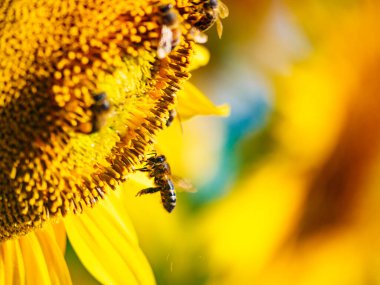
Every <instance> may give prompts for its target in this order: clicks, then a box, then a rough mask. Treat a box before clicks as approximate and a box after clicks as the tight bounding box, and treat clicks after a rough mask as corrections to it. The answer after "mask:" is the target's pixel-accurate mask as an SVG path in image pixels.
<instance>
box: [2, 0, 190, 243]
mask: <svg viewBox="0 0 380 285" xmlns="http://www.w3.org/2000/svg"><path fill="white" fill-rule="evenodd" d="M82 2H83V3H84V2H86V3H85V4H79V3H77V2H76V1H55V0H54V1H53V0H34V1H31V0H25V1H4V2H2V4H1V7H0V14H1V15H0V59H1V60H0V185H1V195H0V240H5V239H8V238H11V237H14V236H18V235H22V234H25V233H27V232H29V231H30V230H32V229H34V228H36V227H40V226H41V225H42V224H43V223H44V222H45V221H47V220H50V219H57V218H59V217H61V216H65V215H67V214H68V213H70V212H81V211H82V209H83V208H84V207H87V206H90V207H91V206H93V205H94V204H95V203H96V202H97V201H98V200H99V199H100V198H103V197H104V195H105V194H106V193H107V192H109V191H110V190H111V189H115V188H116V186H117V185H118V184H119V183H120V182H122V181H124V180H125V179H127V177H128V174H130V173H132V172H133V171H134V168H135V166H136V165H138V164H140V163H141V161H142V159H144V156H145V154H146V153H147V151H149V149H150V148H151V145H152V144H153V142H154V138H155V136H156V134H157V132H158V131H160V130H161V129H162V128H164V127H165V124H166V121H167V119H168V116H169V111H170V110H171V109H172V108H173V104H174V103H175V93H176V92H177V91H178V90H179V88H180V86H181V83H182V81H183V80H184V79H187V78H188V65H189V60H190V55H191V53H192V40H191V39H190V36H189V33H187V32H188V31H189V30H190V27H187V26H186V25H183V26H181V34H180V41H179V42H180V43H179V44H178V46H176V47H175V46H173V51H171V52H170V53H168V55H167V56H166V57H164V58H162V59H159V58H158V57H157V48H158V47H159V45H160V37H161V31H162V26H163V24H162V17H161V15H160V14H159V9H158V8H157V7H158V5H157V3H158V2H159V1H148V0H145V1H127V0H119V1H82ZM87 2H88V3H87ZM104 2H107V3H104ZM108 2H109V3H108ZM135 2H138V3H137V4H136V3H135ZM153 3H154V4H153ZM99 102H100V103H99ZM99 110H101V111H99ZM106 111H107V112H106ZM100 125H101V128H98V126H100Z"/></svg>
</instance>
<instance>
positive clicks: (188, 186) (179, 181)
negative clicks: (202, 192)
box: [171, 175, 197, 193]
mask: <svg viewBox="0 0 380 285" xmlns="http://www.w3.org/2000/svg"><path fill="white" fill-rule="evenodd" d="M171 178H172V181H173V183H174V185H175V187H176V189H177V190H178V191H183V192H188V193H195V192H197V189H196V188H195V186H194V184H193V183H191V181H190V180H189V179H186V178H183V177H179V176H176V175H172V176H171Z"/></svg>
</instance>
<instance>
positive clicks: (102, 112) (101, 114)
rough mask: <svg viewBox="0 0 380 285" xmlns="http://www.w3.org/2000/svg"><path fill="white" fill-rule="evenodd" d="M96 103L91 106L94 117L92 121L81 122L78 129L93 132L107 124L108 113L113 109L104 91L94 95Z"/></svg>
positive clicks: (83, 131)
mask: <svg viewBox="0 0 380 285" xmlns="http://www.w3.org/2000/svg"><path fill="white" fill-rule="evenodd" d="M93 98H94V104H93V105H92V106H91V107H90V110H91V112H92V117H91V121H90V122H86V123H81V124H79V126H78V129H77V130H78V131H79V132H80V133H83V134H92V133H95V132H97V131H99V130H100V128H101V127H102V126H103V125H104V124H105V122H106V118H107V115H108V114H109V111H110V110H111V104H110V102H109V101H108V99H107V95H106V93H104V92H101V93H97V94H94V95H93Z"/></svg>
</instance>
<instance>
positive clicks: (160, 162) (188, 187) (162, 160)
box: [136, 154, 195, 213]
mask: <svg viewBox="0 0 380 285" xmlns="http://www.w3.org/2000/svg"><path fill="white" fill-rule="evenodd" d="M139 170H140V171H145V172H149V177H151V178H153V179H154V184H155V185H156V187H150V188H146V189H143V190H141V191H139V192H138V193H137V194H136V196H141V195H145V194H151V193H156V192H160V194H161V201H162V205H163V206H164V208H165V210H166V211H168V212H169V213H171V212H172V211H173V209H174V208H175V206H176V202H177V196H176V191H175V188H176V187H178V188H180V189H182V190H185V191H187V192H195V187H194V186H193V184H192V183H191V182H190V181H189V180H187V179H183V178H180V177H178V176H175V175H172V173H171V170H170V165H169V163H168V162H167V160H166V157H165V156H164V155H157V154H154V155H153V156H152V157H150V158H148V159H147V162H146V164H145V166H144V167H143V168H140V169H139ZM174 185H175V186H176V187H175V186H174Z"/></svg>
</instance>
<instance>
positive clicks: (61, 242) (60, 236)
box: [52, 222, 67, 253]
mask: <svg viewBox="0 0 380 285" xmlns="http://www.w3.org/2000/svg"><path fill="white" fill-rule="evenodd" d="M52 228H53V231H54V235H55V239H56V241H57V244H58V246H59V248H60V249H61V251H62V253H65V251H66V238H67V237H66V229H65V225H64V224H63V222H59V223H56V224H52Z"/></svg>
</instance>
